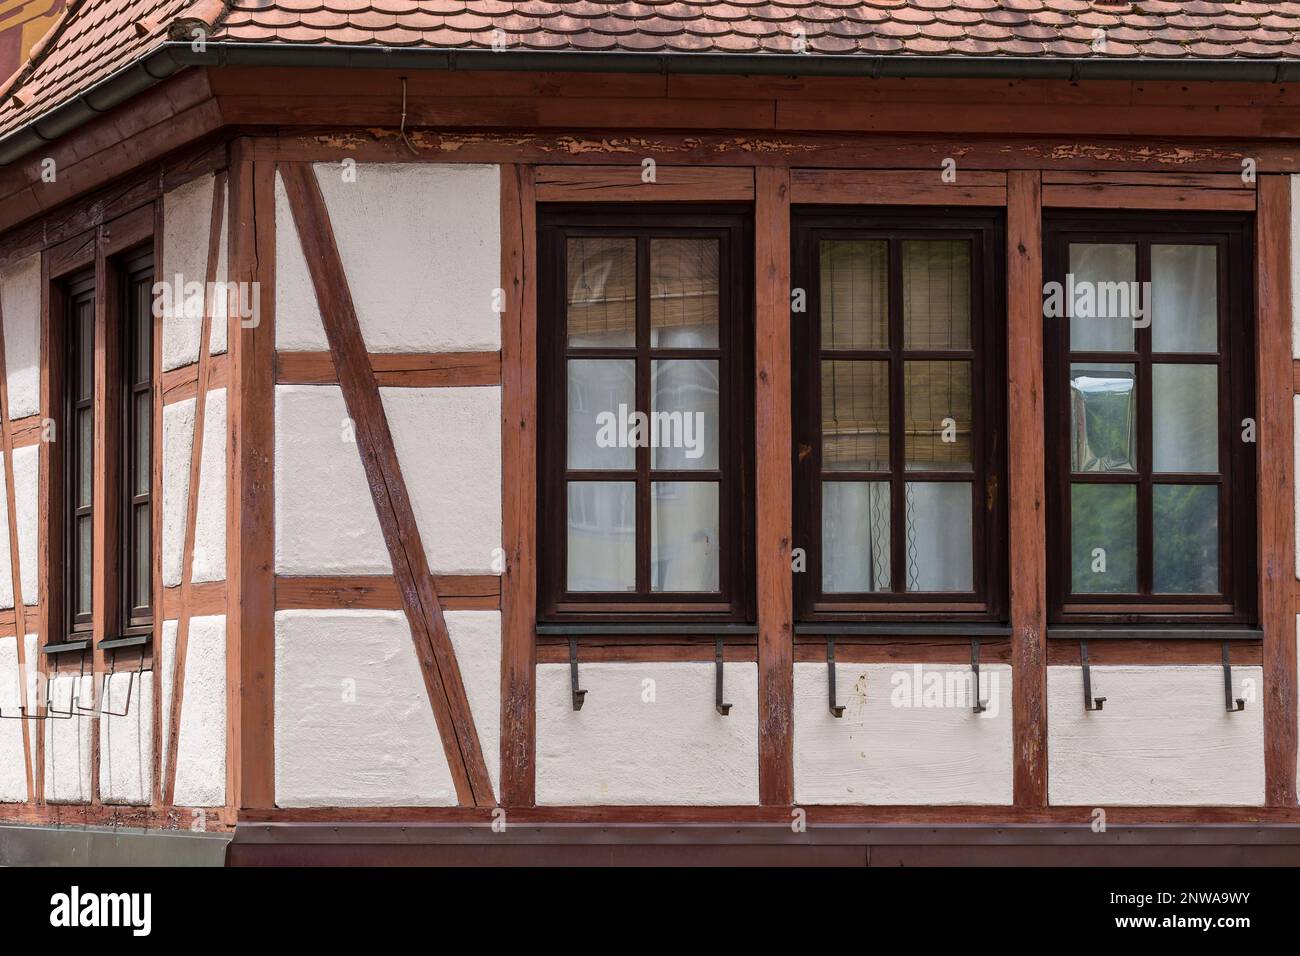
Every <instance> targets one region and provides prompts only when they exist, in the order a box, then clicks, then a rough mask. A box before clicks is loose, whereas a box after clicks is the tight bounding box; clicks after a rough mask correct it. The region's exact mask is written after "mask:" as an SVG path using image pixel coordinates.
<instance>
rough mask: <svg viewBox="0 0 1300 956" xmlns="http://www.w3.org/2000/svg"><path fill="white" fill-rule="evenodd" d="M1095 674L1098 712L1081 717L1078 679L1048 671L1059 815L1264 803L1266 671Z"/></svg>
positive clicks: (1147, 669) (1050, 754)
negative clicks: (1070, 809) (1237, 700)
mask: <svg viewBox="0 0 1300 956" xmlns="http://www.w3.org/2000/svg"><path fill="white" fill-rule="evenodd" d="M1232 677H1233V681H1234V684H1235V687H1236V696H1247V695H1245V694H1243V693H1242V689H1243V688H1244V687H1246V686H1249V685H1248V684H1247V682H1249V681H1253V686H1254V688H1255V694H1254V700H1252V701H1251V702H1249V703H1247V705H1246V709H1245V710H1244V711H1242V712H1240V713H1233V714H1230V713H1228V712H1227V710H1225V708H1224V706H1223V668H1222V667H1194V666H1184V667H1174V666H1170V667H1163V666H1141V667H1136V666H1135V667H1120V666H1094V667H1093V668H1092V692H1093V694H1094V695H1095V696H1098V697H1105V698H1106V705H1105V709H1104V710H1100V711H1085V710H1084V709H1083V671H1082V669H1081V668H1078V667H1049V668H1048V669H1047V733H1048V738H1047V758H1048V759H1047V779H1048V799H1049V801H1050V802H1051V803H1052V804H1054V805H1058V806H1088V807H1095V806H1202V805H1209V806H1229V805H1231V806H1257V805H1259V804H1262V803H1263V802H1264V707H1263V702H1262V698H1263V694H1262V689H1263V670H1262V668H1260V667H1234V668H1233V669H1232Z"/></svg>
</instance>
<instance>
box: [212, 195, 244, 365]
mask: <svg viewBox="0 0 1300 956" xmlns="http://www.w3.org/2000/svg"><path fill="white" fill-rule="evenodd" d="M223 203H224V205H223V208H224V214H223V217H222V220H221V241H220V243H219V245H218V246H217V279H218V280H220V281H223V282H224V281H226V280H227V279H229V278H230V276H229V269H230V266H229V259H228V258H227V253H228V251H229V247H230V185H229V183H227V184H226V189H225V195H224V199H223ZM205 268H206V266H205ZM244 298H245V299H247V300H248V301H250V302H251V301H252V296H251V295H245V296H244ZM226 306H227V301H226V296H223V295H219V296H217V297H216V300H215V302H214V303H213V309H212V340H211V342H209V344H208V351H209V352H210V353H211V354H212V355H217V354H219V353H221V352H224V351H226V340H227V339H228V338H229V329H228V328H227V316H228V315H229V311H230V310H229V309H227V308H226Z"/></svg>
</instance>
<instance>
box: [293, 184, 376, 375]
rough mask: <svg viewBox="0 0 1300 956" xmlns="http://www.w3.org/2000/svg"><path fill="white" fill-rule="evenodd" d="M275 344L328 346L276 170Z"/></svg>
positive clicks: (322, 348)
mask: <svg viewBox="0 0 1300 956" xmlns="http://www.w3.org/2000/svg"><path fill="white" fill-rule="evenodd" d="M337 232H338V227H337V226H336V227H335V233H336V235H337ZM350 279H351V276H349V280H350ZM355 295H356V293H355V292H354V293H353V296H354V297H355ZM275 347H276V348H277V349H279V350H280V351H283V352H293V351H298V352H328V351H329V347H330V345H329V340H328V339H326V338H325V326H324V325H323V324H322V323H321V317H320V310H319V309H318V308H317V306H316V290H315V288H314V287H313V286H312V284H311V273H309V272H308V271H307V260H306V258H305V257H304V256H303V254H302V243H301V241H300V240H299V238H298V227H297V225H296V224H295V223H294V221H293V212H292V210H290V209H289V195H288V193H286V192H285V189H284V180H283V179H282V178H281V177H280V174H279V173H276V174H275Z"/></svg>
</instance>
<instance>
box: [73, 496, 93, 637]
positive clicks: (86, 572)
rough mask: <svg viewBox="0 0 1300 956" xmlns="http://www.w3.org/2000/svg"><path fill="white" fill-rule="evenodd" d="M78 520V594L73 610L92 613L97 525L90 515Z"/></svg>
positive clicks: (80, 612)
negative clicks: (95, 525)
mask: <svg viewBox="0 0 1300 956" xmlns="http://www.w3.org/2000/svg"><path fill="white" fill-rule="evenodd" d="M76 521H77V531H76V542H77V595H76V601H75V604H74V608H73V610H74V612H75V613H77V614H90V613H91V587H92V577H91V576H92V574H93V571H94V555H93V550H94V541H95V527H94V523H93V521H92V519H91V517H90V515H84V516H82V517H80V518H77V519H76Z"/></svg>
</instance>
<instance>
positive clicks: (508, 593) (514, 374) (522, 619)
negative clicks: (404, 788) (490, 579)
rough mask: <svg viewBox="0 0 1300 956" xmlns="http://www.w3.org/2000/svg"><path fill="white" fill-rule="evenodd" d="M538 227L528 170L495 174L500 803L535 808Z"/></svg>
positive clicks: (515, 168)
mask: <svg viewBox="0 0 1300 956" xmlns="http://www.w3.org/2000/svg"><path fill="white" fill-rule="evenodd" d="M536 276H537V223H536V194H535V190H534V179H533V168H532V167H531V166H520V165H510V164H507V165H503V166H502V167H501V287H502V288H503V289H505V293H506V310H505V312H504V313H503V314H502V316H501V500H502V505H503V506H502V513H501V534H502V547H503V548H504V549H505V553H506V564H505V573H504V576H503V577H502V579H501V804H502V806H507V807H531V806H533V805H534V804H535V803H536V802H537V790H536V777H535V767H534V763H535V760H536V753H537V730H536V721H537V704H536V693H537V691H536V664H537V649H536V642H535V638H534V634H533V622H534V621H535V620H536V614H537V561H538V559H539V556H538V554H537V497H536V495H535V494H534V493H533V489H535V488H536V487H537V288H536V284H535V283H536Z"/></svg>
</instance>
